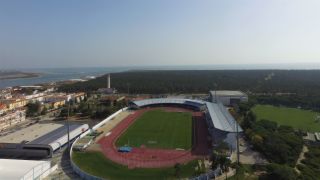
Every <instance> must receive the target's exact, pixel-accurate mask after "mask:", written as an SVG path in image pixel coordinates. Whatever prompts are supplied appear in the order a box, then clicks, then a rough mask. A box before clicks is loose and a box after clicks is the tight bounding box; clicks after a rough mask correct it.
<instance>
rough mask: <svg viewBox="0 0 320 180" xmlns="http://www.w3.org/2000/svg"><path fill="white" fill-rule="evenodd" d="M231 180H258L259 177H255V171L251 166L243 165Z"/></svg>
mask: <svg viewBox="0 0 320 180" xmlns="http://www.w3.org/2000/svg"><path fill="white" fill-rule="evenodd" d="M228 179H229V180H240V179H245V180H258V179H259V177H258V176H256V175H254V169H253V168H252V166H251V165H244V164H242V165H241V166H240V167H238V169H237V173H236V174H235V175H234V176H232V177H229V178H228Z"/></svg>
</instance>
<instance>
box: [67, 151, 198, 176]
mask: <svg viewBox="0 0 320 180" xmlns="http://www.w3.org/2000/svg"><path fill="white" fill-rule="evenodd" d="M72 159H73V160H74V162H75V163H76V164H77V165H78V166H79V167H80V168H81V169H82V170H84V171H85V172H88V173H90V174H92V175H95V176H99V177H103V178H106V179H112V180H114V179H154V180H156V179H175V175H174V174H175V169H174V168H173V167H171V168H157V169H142V168H136V169H128V168H127V167H126V166H123V165H119V164H116V163H113V162H112V161H110V160H108V159H106V158H105V156H104V155H103V154H102V153H99V152H74V153H73V156H72ZM196 166H197V161H196V160H195V161H191V162H189V163H188V164H186V165H182V166H181V171H180V175H181V177H190V176H193V175H194V173H195V167H196Z"/></svg>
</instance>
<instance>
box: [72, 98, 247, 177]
mask: <svg viewBox="0 0 320 180" xmlns="http://www.w3.org/2000/svg"><path fill="white" fill-rule="evenodd" d="M210 94H211V93H210ZM208 97H209V98H208V99H209V100H208V101H206V100H199V99H186V98H152V99H143V100H136V101H131V102H129V104H128V107H127V108H123V109H121V110H119V111H118V112H116V113H114V114H113V115H111V116H109V117H108V118H106V119H105V120H103V121H102V122H100V123H99V124H97V125H96V126H94V127H93V128H92V129H91V130H89V131H86V132H85V133H83V134H82V135H81V136H80V138H79V139H78V140H76V141H75V142H74V143H73V145H72V147H76V148H73V150H72V151H70V156H71V157H73V156H74V154H77V156H78V155H79V154H80V155H81V153H83V152H98V151H99V152H101V153H102V154H103V155H104V156H105V157H106V159H108V160H111V161H112V162H114V163H116V164H120V165H124V166H125V167H127V168H128V169H135V168H165V167H173V166H174V165H175V164H176V163H180V164H185V163H188V162H190V161H192V160H196V159H201V158H207V157H208V155H209V154H210V152H211V151H212V150H213V149H214V148H215V146H217V145H219V144H220V143H222V142H225V143H226V144H228V146H229V148H230V151H231V152H234V151H235V150H236V147H237V146H236V143H237V133H241V132H242V129H241V127H240V126H239V125H238V123H237V122H236V120H235V119H234V118H233V116H232V115H231V114H230V113H229V110H228V107H226V106H225V105H224V104H223V103H222V102H221V101H219V99H218V98H216V99H215V100H212V99H211V98H210V95H209V96H208ZM233 101H234V100H233ZM239 102H240V101H239ZM168 112H170V113H173V117H178V116H180V117H181V116H186V117H190V121H184V120H182V121H178V122H179V123H181V127H179V125H178V126H177V124H176V123H177V121H176V122H174V121H175V119H174V118H173V119H170V120H171V121H172V126H175V129H170V131H167V130H166V129H165V128H170V124H169V125H166V126H165V125H163V124H157V122H155V121H162V120H163V119H165V118H167V117H165V116H164V115H163V116H162V114H167V113H168ZM148 113H149V114H148ZM150 113H153V114H151V115H150ZM157 113H158V114H157ZM147 114H148V115H147ZM155 115H157V116H162V117H160V118H159V117H156V116H155ZM146 118H147V119H148V120H146ZM171 121H170V122H171ZM142 122H148V123H150V124H151V125H150V124H148V125H147V124H146V125H145V126H144V125H143V124H141V123H142ZM152 122H154V124H156V127H152V126H153V125H152ZM189 122H192V125H191V126H185V124H183V123H189ZM150 127H152V128H153V129H152V131H153V132H151V133H150V134H149V136H147V138H149V139H147V140H146V138H142V137H141V138H140V139H139V138H137V137H134V136H136V135H137V134H138V135H141V134H143V133H144V131H148V128H150ZM185 127H187V128H189V127H190V131H185V132H187V134H184V136H189V135H190V136H191V138H190V139H191V141H192V142H191V143H189V144H188V143H187V144H188V145H187V146H183V145H181V144H179V143H180V142H178V141H175V139H174V138H175V137H178V136H175V137H173V136H172V137H170V136H171V135H177V133H175V131H177V132H178V131H181V129H182V131H183V130H184V129H183V128H185ZM191 129H192V130H191ZM135 130H138V133H136V134H134V133H132V132H134V131H135ZM92 132H98V134H99V135H98V136H96V137H95V138H94V140H88V141H85V140H84V139H90V138H88V137H90V136H92V135H91V134H92ZM152 133H154V134H157V133H162V134H161V135H160V136H165V135H163V133H168V134H170V136H169V137H168V138H167V139H166V140H165V141H167V142H166V143H167V144H166V143H164V144H162V143H163V142H161V141H160V139H156V138H154V137H152V135H153V134H152ZM188 133H189V135H188ZM180 138H181V137H180ZM182 139H183V137H182ZM162 140H163V139H162ZM80 142H81V143H80ZM83 142H88V143H83ZM168 142H174V143H173V144H170V143H168ZM168 144H169V145H168ZM170 145H171V146H170ZM79 146H83V148H81V147H79ZM79 150H80V151H81V152H77V151H79ZM80 159H81V158H80ZM71 164H72V167H73V170H74V171H75V172H76V173H77V174H78V175H79V176H81V177H82V178H83V179H99V177H96V176H95V175H91V174H90V172H88V171H86V169H81V167H80V166H78V165H77V163H76V162H74V161H73V158H71ZM89 169H90V168H89ZM106 171H107V170H106ZM98 174H99V173H98Z"/></svg>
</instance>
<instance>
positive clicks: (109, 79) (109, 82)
mask: <svg viewBox="0 0 320 180" xmlns="http://www.w3.org/2000/svg"><path fill="white" fill-rule="evenodd" d="M108 88H109V89H110V88H111V78H110V74H108Z"/></svg>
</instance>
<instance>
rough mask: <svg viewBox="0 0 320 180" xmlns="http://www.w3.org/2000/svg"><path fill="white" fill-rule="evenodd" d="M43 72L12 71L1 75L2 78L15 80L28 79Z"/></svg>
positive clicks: (0, 78)
mask: <svg viewBox="0 0 320 180" xmlns="http://www.w3.org/2000/svg"><path fill="white" fill-rule="evenodd" d="M41 75H42V74H41V73H28V72H12V73H10V74H4V75H1V73H0V80H14V79H26V78H35V77H40V76H41Z"/></svg>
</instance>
